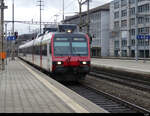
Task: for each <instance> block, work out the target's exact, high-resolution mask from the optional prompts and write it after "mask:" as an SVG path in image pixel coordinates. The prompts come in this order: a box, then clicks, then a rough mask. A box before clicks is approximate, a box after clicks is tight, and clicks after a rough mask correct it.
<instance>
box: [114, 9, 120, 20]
mask: <svg viewBox="0 0 150 116" xmlns="http://www.w3.org/2000/svg"><path fill="white" fill-rule="evenodd" d="M114 18H115V19H117V18H119V11H117V12H115V13H114Z"/></svg>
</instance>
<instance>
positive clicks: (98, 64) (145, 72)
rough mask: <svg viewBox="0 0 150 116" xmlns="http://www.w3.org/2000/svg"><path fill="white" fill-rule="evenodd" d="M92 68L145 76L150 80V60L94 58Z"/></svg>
mask: <svg viewBox="0 0 150 116" xmlns="http://www.w3.org/2000/svg"><path fill="white" fill-rule="evenodd" d="M91 64H92V68H97V69H98V68H99V69H109V70H113V71H120V72H125V73H131V74H135V75H136V76H138V75H139V76H144V77H148V78H149V79H150V60H147V61H146V62H145V63H144V62H143V60H139V61H136V60H121V59H98V58H92V62H91Z"/></svg>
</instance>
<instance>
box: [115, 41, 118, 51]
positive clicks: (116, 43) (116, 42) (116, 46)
mask: <svg viewBox="0 0 150 116" xmlns="http://www.w3.org/2000/svg"><path fill="white" fill-rule="evenodd" d="M115 49H119V40H116V41H115Z"/></svg>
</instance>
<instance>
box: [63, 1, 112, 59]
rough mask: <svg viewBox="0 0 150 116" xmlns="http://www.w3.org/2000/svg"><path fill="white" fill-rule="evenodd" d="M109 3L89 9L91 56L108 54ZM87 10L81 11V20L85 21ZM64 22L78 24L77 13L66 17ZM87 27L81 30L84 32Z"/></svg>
mask: <svg viewBox="0 0 150 116" xmlns="http://www.w3.org/2000/svg"><path fill="white" fill-rule="evenodd" d="M109 19H110V12H109V4H105V5H102V6H99V7H96V8H93V9H90V34H91V36H92V37H93V42H92V45H91V49H92V56H94V57H101V56H109V38H110V36H109V35H110V34H109V33H110V32H109V27H110V26H109ZM86 20H87V12H83V13H82V22H83V23H86ZM65 23H71V24H77V25H79V24H80V18H79V15H74V16H70V17H66V19H65ZM86 30H87V27H83V28H82V31H83V32H85V33H86Z"/></svg>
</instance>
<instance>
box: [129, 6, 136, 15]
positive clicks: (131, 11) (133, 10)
mask: <svg viewBox="0 0 150 116" xmlns="http://www.w3.org/2000/svg"><path fill="white" fill-rule="evenodd" d="M132 15H135V7H133V8H130V16H132Z"/></svg>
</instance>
